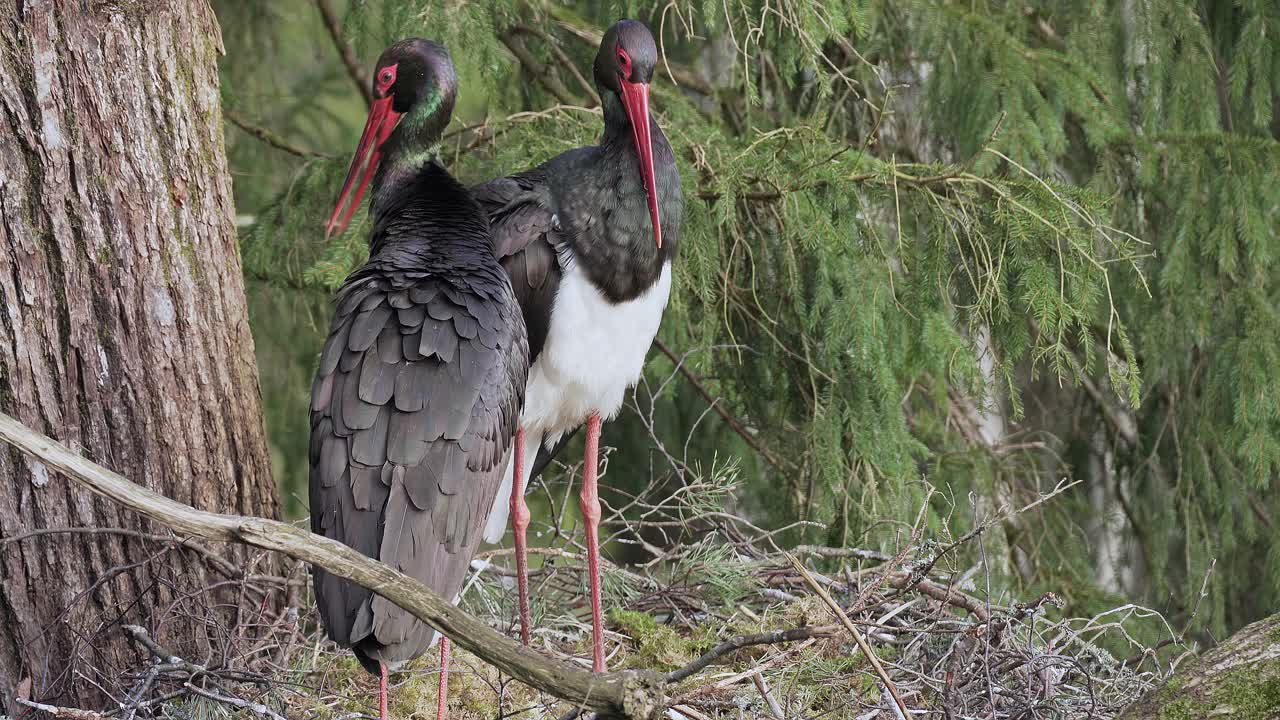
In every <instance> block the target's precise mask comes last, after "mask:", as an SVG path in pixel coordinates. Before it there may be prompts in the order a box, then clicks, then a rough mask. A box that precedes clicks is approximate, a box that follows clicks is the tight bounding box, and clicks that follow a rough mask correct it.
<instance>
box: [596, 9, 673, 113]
mask: <svg viewBox="0 0 1280 720" xmlns="http://www.w3.org/2000/svg"><path fill="white" fill-rule="evenodd" d="M657 64H658V46H657V45H656V44H655V43H654V42H653V33H651V32H649V28H647V27H645V24H644V23H642V22H640V21H639V20H619V21H618V22H616V23H614V25H613V27H611V28H609V30H608V31H607V32H606V33H605V34H604V39H602V40H601V41H600V52H598V53H596V64H595V76H596V82H597V83H598V84H599V85H600V86H601V87H602V88H607V89H609V90H612V91H613V92H614V93H615V94H618V95H621V94H622V84H623V83H624V82H628V83H642V84H645V85H648V84H649V81H650V80H651V79H652V78H653V69H654V68H655V67H656V66H657Z"/></svg>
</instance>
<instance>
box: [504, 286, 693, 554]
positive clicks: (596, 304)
mask: <svg viewBox="0 0 1280 720" xmlns="http://www.w3.org/2000/svg"><path fill="white" fill-rule="evenodd" d="M670 295H671V264H670V263H667V264H666V265H664V266H663V268H662V274H661V275H659V276H658V281H657V282H656V283H654V284H653V287H651V288H649V289H648V290H646V291H645V292H644V294H642V295H641V296H639V297H637V298H636V299H635V300H632V301H630V302H625V303H618V304H616V305H615V304H613V303H611V302H609V300H608V299H606V298H605V297H604V295H602V294H600V291H599V290H597V289H596V288H595V286H594V285H592V284H591V281H590V280H588V279H587V276H586V275H585V274H583V273H582V271H581V270H579V269H578V268H577V267H576V266H571V267H570V268H568V270H567V271H566V272H565V274H564V277H562V278H561V280H560V288H559V290H558V291H557V293H556V304H555V310H554V311H553V312H552V313H551V328H550V329H549V331H548V332H547V341H546V343H544V344H543V347H542V352H541V354H539V355H538V360H537V362H535V363H534V364H533V366H532V367H531V368H529V383H528V385H527V386H526V389H525V399H524V414H523V415H522V416H521V420H520V422H521V427H523V428H524V430H525V443H526V445H525V455H526V460H525V464H524V471H525V476H526V477H525V480H526V481H527V480H528V473H529V471H530V470H531V469H532V465H533V459H534V458H535V457H536V456H537V448H538V444H539V443H545V444H547V445H551V444H554V443H555V442H556V441H558V440H559V439H560V436H561V435H562V434H564V433H565V432H568V431H570V430H572V429H574V428H576V427H578V426H579V425H581V424H582V423H584V422H586V420H587V418H588V417H590V416H591V415H592V414H593V413H598V414H599V415H600V416H601V417H602V418H604V419H605V420H612V419H613V418H614V417H615V416H617V414H618V411H619V410H621V409H622V403H623V401H624V399H625V398H626V393H627V390H628V389H629V388H631V386H633V385H635V384H636V382H637V381H638V380H639V379H640V373H641V372H643V371H644V358H645V355H646V354H648V352H649V346H650V345H652V344H653V338H654V336H656V335H657V334H658V325H659V324H661V323H662V313H663V311H664V310H665V309H666V307H667V298H668V297H670ZM511 485H512V478H511V467H510V466H508V468H507V476H506V478H505V479H504V480H503V483H502V488H501V489H500V490H499V491H498V497H497V498H495V500H494V504H493V510H492V511H491V512H490V513H489V518H488V522H487V523H486V527H485V536H484V539H485V541H486V542H497V541H498V540H500V539H502V534H503V533H504V532H505V531H506V526H507V513H508V510H509V508H508V503H509V502H510V500H511ZM526 487H527V485H526Z"/></svg>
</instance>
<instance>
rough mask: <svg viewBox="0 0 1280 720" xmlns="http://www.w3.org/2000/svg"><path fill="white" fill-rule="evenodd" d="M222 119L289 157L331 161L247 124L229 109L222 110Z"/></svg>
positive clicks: (265, 129) (329, 157) (331, 157)
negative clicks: (287, 154)
mask: <svg viewBox="0 0 1280 720" xmlns="http://www.w3.org/2000/svg"><path fill="white" fill-rule="evenodd" d="M222 117H224V118H226V119H227V120H229V121H230V122H231V124H232V125H235V126H236V127H238V128H240V129H241V130H243V131H245V132H246V133H248V134H250V135H252V136H253V137H255V138H257V139H259V140H261V141H262V142H264V143H266V144H268V145H270V146H271V147H273V148H275V149H277V150H283V151H285V152H287V153H289V154H290V155H296V156H298V157H300V158H323V159H325V160H332V159H333V156H332V155H326V154H324V153H322V152H317V151H315V150H309V149H307V148H304V147H302V146H300V145H294V144H293V143H291V142H289V141H288V140H285V139H284V138H282V137H280V136H279V135H277V134H275V133H274V132H271V131H270V130H268V129H267V128H265V127H262V126H261V125H255V124H253V123H251V122H249V120H248V118H246V117H245V116H243V115H241V114H240V113H238V112H236V111H235V110H233V109H231V108H223V109H222Z"/></svg>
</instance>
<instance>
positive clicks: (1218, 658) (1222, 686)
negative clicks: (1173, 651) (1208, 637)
mask: <svg viewBox="0 0 1280 720" xmlns="http://www.w3.org/2000/svg"><path fill="white" fill-rule="evenodd" d="M1278 717H1280V615H1272V616H1271V617H1269V618H1266V619H1265V620H1259V621H1258V622H1256V623H1253V624H1252V625H1247V626H1245V627H1244V629H1242V630H1240V631H1239V632H1237V633H1236V634H1235V635H1232V636H1231V637H1229V638H1227V639H1226V640H1225V641H1223V642H1222V643H1221V644H1220V645H1218V646H1217V647H1215V648H1214V649H1212V650H1210V651H1209V652H1207V653H1205V654H1204V656H1202V657H1200V658H1199V659H1197V660H1196V661H1195V662H1193V663H1190V665H1189V666H1188V667H1187V668H1185V669H1182V670H1179V671H1178V672H1177V673H1176V674H1175V675H1174V676H1173V679H1171V680H1170V681H1169V682H1168V683H1166V684H1165V686H1164V687H1162V688H1160V689H1159V690H1156V691H1155V692H1153V693H1151V694H1150V695H1148V696H1147V697H1145V698H1143V699H1142V700H1141V701H1140V702H1138V703H1137V704H1135V705H1134V706H1133V707H1130V708H1129V709H1128V710H1126V711H1125V712H1124V713H1123V714H1122V715H1121V716H1120V718H1121V720H1182V719H1183V718H1187V719H1188V720H1190V719H1191V718H1224V719H1225V720H1233V719H1234V718H1239V719H1240V720H1244V719H1245V718H1250V719H1251V720H1252V719H1253V718H1257V719H1258V720H1261V719H1262V718H1278Z"/></svg>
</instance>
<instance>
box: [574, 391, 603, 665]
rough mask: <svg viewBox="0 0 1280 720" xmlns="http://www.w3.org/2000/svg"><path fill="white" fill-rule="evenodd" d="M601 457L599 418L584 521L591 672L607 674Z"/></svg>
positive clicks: (592, 438) (589, 455)
mask: <svg viewBox="0 0 1280 720" xmlns="http://www.w3.org/2000/svg"><path fill="white" fill-rule="evenodd" d="M599 455H600V416H599V415H595V414H593V415H592V416H591V417H589V418H587V452H586V467H584V468H583V470H582V498H581V504H580V506H581V508H582V518H583V520H585V521H586V524H587V572H588V573H589V574H590V575H591V632H592V645H591V669H592V670H594V671H596V672H604V619H603V618H602V617H601V611H600V534H599V530H600V493H599V492H598V490H597V488H596V462H597V460H598V459H599Z"/></svg>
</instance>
